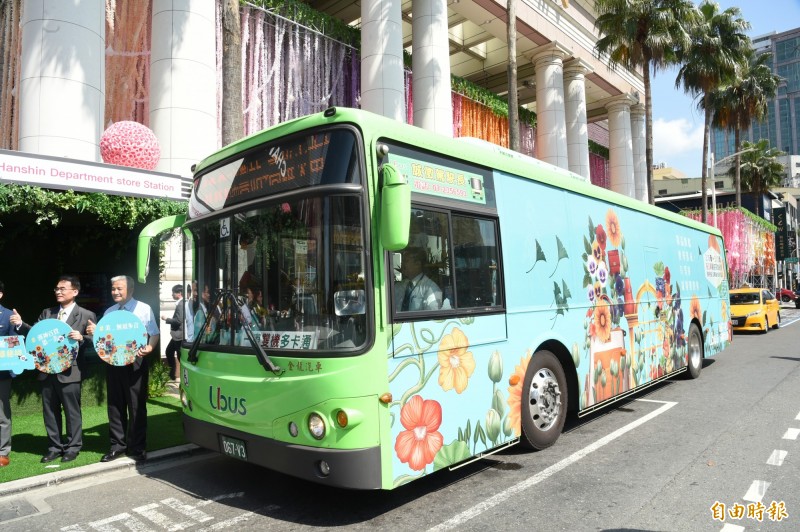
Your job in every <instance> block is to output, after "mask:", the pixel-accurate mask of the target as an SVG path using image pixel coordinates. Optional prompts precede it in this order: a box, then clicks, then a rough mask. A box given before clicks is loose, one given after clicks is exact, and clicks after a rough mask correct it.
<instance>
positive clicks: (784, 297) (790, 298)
mask: <svg viewBox="0 0 800 532" xmlns="http://www.w3.org/2000/svg"><path fill="white" fill-rule="evenodd" d="M778 297H779V298H780V299H781V301H783V302H784V303H794V306H795V308H800V294H798V292H792V291H791V290H787V289H786V288H779V289H778Z"/></svg>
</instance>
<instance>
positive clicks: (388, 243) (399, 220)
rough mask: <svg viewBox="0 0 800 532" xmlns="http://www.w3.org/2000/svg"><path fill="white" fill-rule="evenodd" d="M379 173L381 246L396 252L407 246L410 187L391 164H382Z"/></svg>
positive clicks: (409, 217)
mask: <svg viewBox="0 0 800 532" xmlns="http://www.w3.org/2000/svg"><path fill="white" fill-rule="evenodd" d="M381 171H382V172H383V188H382V189H381V244H383V247H384V248H386V249H387V250H389V251H397V250H399V249H403V248H405V247H406V246H407V245H408V228H409V226H410V225H411V187H409V186H408V183H406V181H405V179H403V176H401V175H400V172H398V171H397V168H395V167H394V166H392V165H391V164H384V165H383V167H382V168H381Z"/></svg>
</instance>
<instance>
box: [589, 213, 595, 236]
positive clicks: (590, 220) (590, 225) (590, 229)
mask: <svg viewBox="0 0 800 532" xmlns="http://www.w3.org/2000/svg"><path fill="white" fill-rule="evenodd" d="M594 231H595V227H594V222H592V217H591V216H589V235H590V236H591V237H592V238H594Z"/></svg>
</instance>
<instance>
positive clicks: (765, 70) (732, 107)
mask: <svg viewBox="0 0 800 532" xmlns="http://www.w3.org/2000/svg"><path fill="white" fill-rule="evenodd" d="M749 55H750V60H749V61H748V65H747V68H746V69H745V71H744V72H742V74H741V75H740V76H739V77H738V78H737V79H736V80H735V81H734V83H732V84H731V85H728V86H726V87H723V88H721V89H718V90H716V91H714V92H713V94H712V97H711V103H712V107H713V108H714V109H713V112H714V118H713V120H712V124H713V125H714V126H716V127H718V128H721V129H728V130H731V131H733V133H734V148H733V151H734V153H736V154H738V153H739V152H740V151H741V143H740V140H741V139H740V137H741V135H740V133H741V132H742V131H746V130H747V129H749V128H750V125H751V124H752V123H753V121H754V120H755V121H761V120H763V119H764V117H766V115H767V104H768V103H769V100H770V99H772V98H774V97H775V95H776V94H777V92H778V85H779V84H780V81H781V78H780V76H776V75H775V74H773V73H772V70H771V69H770V66H769V65H770V64H771V62H772V54H770V53H763V54H756V53H755V52H754V51H753V50H752V49H751V50H750V54H749ZM740 165H741V161H740V155H736V162H735V165H734V168H736V174H735V176H736V177H735V184H736V205H737V206H741V205H742V180H741V172H740V170H739V168H740Z"/></svg>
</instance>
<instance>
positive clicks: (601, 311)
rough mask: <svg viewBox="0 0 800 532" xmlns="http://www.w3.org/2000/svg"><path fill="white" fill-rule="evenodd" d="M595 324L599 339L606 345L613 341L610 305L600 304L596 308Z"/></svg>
mask: <svg viewBox="0 0 800 532" xmlns="http://www.w3.org/2000/svg"><path fill="white" fill-rule="evenodd" d="M593 322H594V332H595V335H596V337H597V339H598V340H600V341H601V342H604V343H605V342H608V341H609V340H611V309H610V308H609V307H608V303H598V304H597V306H596V307H594V318H593Z"/></svg>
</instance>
